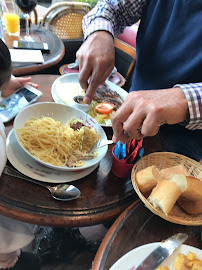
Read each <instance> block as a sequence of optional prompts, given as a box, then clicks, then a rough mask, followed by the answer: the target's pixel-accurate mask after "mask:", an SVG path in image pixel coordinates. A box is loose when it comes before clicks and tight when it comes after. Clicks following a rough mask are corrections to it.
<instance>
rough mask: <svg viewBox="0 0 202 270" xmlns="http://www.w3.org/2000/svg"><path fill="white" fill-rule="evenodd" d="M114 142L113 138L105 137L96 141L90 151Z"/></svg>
mask: <svg viewBox="0 0 202 270" xmlns="http://www.w3.org/2000/svg"><path fill="white" fill-rule="evenodd" d="M112 143H114V142H113V141H112V140H105V139H102V140H99V141H98V142H96V143H95V144H94V145H93V146H92V147H91V149H90V151H89V153H91V152H93V151H95V150H97V149H98V148H101V147H103V146H105V145H108V144H112Z"/></svg>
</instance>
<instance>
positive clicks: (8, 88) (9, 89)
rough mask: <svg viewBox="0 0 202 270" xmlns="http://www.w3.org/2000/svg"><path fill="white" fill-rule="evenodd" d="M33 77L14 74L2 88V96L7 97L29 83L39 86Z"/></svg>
mask: <svg viewBox="0 0 202 270" xmlns="http://www.w3.org/2000/svg"><path fill="white" fill-rule="evenodd" d="M31 80H32V78H31V77H26V78H24V77H14V76H12V77H11V78H10V80H9V81H8V83H7V84H6V85H4V86H3V88H2V96H4V97H7V96H9V95H11V94H12V93H13V92H14V91H16V90H17V89H19V88H21V87H22V86H24V85H25V84H29V85H31V86H32V87H35V88H38V84H36V83H32V82H31Z"/></svg>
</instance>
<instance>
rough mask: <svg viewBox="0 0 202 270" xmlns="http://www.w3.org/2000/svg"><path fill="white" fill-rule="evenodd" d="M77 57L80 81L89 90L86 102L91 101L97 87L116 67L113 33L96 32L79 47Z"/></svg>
mask: <svg viewBox="0 0 202 270" xmlns="http://www.w3.org/2000/svg"><path fill="white" fill-rule="evenodd" d="M76 57H77V59H78V60H79V82H80V85H81V87H82V88H83V89H85V90H87V91H86V95H85V98H84V102H86V103H89V102H90V101H91V100H92V98H93V96H94V93H95V91H96V89H97V87H98V86H99V85H100V84H102V83H104V81H105V80H106V78H107V77H108V76H109V74H110V72H111V71H112V69H113V68H114V58H115V51H114V40H113V37H112V35H111V34H110V33H108V32H106V31H97V32H94V33H93V34H91V35H90V36H89V37H88V38H87V39H86V41H85V42H84V43H83V44H82V46H81V47H80V48H79V50H78V51H77V53H76ZM89 78H90V81H89Z"/></svg>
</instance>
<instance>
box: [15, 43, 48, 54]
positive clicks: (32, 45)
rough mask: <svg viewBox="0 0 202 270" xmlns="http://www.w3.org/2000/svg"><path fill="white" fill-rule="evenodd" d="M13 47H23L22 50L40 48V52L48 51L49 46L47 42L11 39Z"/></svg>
mask: <svg viewBox="0 0 202 270" xmlns="http://www.w3.org/2000/svg"><path fill="white" fill-rule="evenodd" d="M13 48H14V49H24V50H41V51H42V52H49V51H50V47H49V45H48V43H45V42H32V41H18V40H14V41H13Z"/></svg>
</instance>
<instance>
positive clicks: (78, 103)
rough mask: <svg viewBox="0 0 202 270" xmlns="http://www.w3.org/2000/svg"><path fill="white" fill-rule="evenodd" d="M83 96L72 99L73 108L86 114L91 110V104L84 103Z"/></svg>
mask: <svg viewBox="0 0 202 270" xmlns="http://www.w3.org/2000/svg"><path fill="white" fill-rule="evenodd" d="M83 99H84V96H74V97H73V102H74V103H73V106H74V107H75V108H77V109H79V110H81V111H84V112H87V111H89V110H90V108H91V105H92V104H91V103H88V104H87V103H84V101H83Z"/></svg>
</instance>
